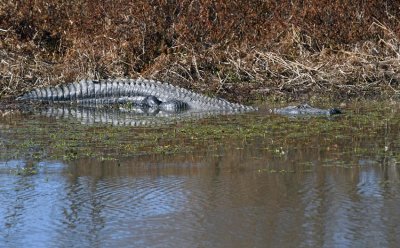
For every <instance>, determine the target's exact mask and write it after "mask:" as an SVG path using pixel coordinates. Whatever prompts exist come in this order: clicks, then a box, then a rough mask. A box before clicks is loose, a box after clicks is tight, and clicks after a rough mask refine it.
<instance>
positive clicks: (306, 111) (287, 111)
mask: <svg viewBox="0 0 400 248" xmlns="http://www.w3.org/2000/svg"><path fill="white" fill-rule="evenodd" d="M272 112H273V113H276V114H281V115H296V116H299V115H328V116H329V115H336V114H341V113H342V111H340V110H339V109H337V108H331V109H319V108H314V107H311V106H310V105H308V104H300V105H297V106H288V107H285V108H278V109H273V110H272Z"/></svg>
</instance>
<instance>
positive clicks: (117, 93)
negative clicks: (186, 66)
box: [17, 79, 341, 115]
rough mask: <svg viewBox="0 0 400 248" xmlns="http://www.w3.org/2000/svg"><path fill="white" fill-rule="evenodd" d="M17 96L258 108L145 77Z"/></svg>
mask: <svg viewBox="0 0 400 248" xmlns="http://www.w3.org/2000/svg"><path fill="white" fill-rule="evenodd" d="M17 100H29V101H41V102H48V103H53V102H56V103H68V104H70V103H73V104H76V105H80V106H98V105H112V104H114V105H115V104H126V105H132V106H135V107H138V108H139V109H142V110H144V111H145V112H146V111H147V110H146V109H151V111H154V110H157V111H162V112H170V113H178V112H182V111H189V110H190V111H202V112H205V111H217V112H218V111H229V112H249V111H257V110H258V108H257V107H251V106H245V105H242V104H238V103H231V102H228V101H226V100H224V99H220V98H211V97H208V96H205V95H202V94H198V93H194V92H192V91H189V90H186V89H183V88H180V87H177V86H173V85H171V84H167V83H161V82H158V81H154V80H144V79H137V80H134V79H118V80H100V81H93V80H81V81H80V82H75V83H70V84H66V85H61V86H55V87H52V86H50V87H45V88H40V89H35V90H33V91H31V92H29V93H26V94H24V95H23V96H20V97H18V98H17ZM272 112H274V113H277V114H284V115H334V114H340V113H341V111H340V110H338V109H318V108H313V107H311V106H309V105H308V104H302V105H298V106H289V107H285V108H281V109H274V110H272Z"/></svg>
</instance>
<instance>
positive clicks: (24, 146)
mask: <svg viewBox="0 0 400 248" xmlns="http://www.w3.org/2000/svg"><path fill="white" fill-rule="evenodd" d="M398 116H399V115H398V112H397V111H395V109H394V107H393V104H388V103H382V102H373V103H361V104H360V103H359V102H357V103H354V104H353V105H350V106H349V107H348V109H346V110H345V114H344V115H341V116H337V117H335V118H327V117H312V118H291V117H285V116H276V115H270V114H267V113H263V112H260V113H250V114H238V115H232V116H214V117H209V118H205V119H200V120H192V121H187V122H185V121H183V122H180V123H176V124H166V125H164V126H159V127H130V126H128V127H126V126H111V125H106V124H96V125H92V126H89V125H83V124H80V123H77V122H76V121H74V120H69V119H67V120H55V119H51V118H43V117H37V116H34V117H32V116H20V117H18V118H20V120H19V121H22V123H20V124H19V125H16V126H15V127H12V128H11V130H12V131H11V133H10V134H9V135H10V138H9V139H8V140H6V142H4V141H3V144H4V146H5V147H6V149H7V152H2V153H1V154H0V157H1V158H2V159H6V160H7V159H11V158H13V157H25V158H28V159H30V160H33V161H41V160H44V159H55V160H65V161H71V160H76V159H79V158H85V157H86V158H94V159H98V160H103V161H104V160H119V159H121V158H124V157H132V156H143V155H152V154H160V155H165V156H170V155H174V154H191V153H196V152H197V153H198V152H211V153H218V152H220V151H221V149H222V150H223V149H224V148H229V149H231V150H236V151H240V150H244V149H250V148H251V149H254V150H257V151H259V152H260V153H262V154H264V155H263V156H271V157H275V158H278V159H287V157H288V156H290V154H292V153H299V152H301V151H303V152H304V151H305V150H310V151H311V152H314V153H315V152H317V153H321V154H324V155H329V156H330V157H332V156H335V154H339V155H340V156H353V157H354V160H356V159H357V158H360V157H363V156H367V155H370V154H372V153H373V154H375V156H378V157H384V156H387V155H388V154H391V155H392V156H396V154H398V149H399V147H400V141H399V139H397V138H396V137H398V135H399V126H400V125H399V124H400V118H399V117H398ZM9 120H11V121H12V122H13V123H17V121H16V120H14V119H12V118H11V119H9ZM396 159H398V156H397V157H396ZM355 163H356V162H355ZM324 164H325V166H341V167H345V166H346V165H342V164H340V163H336V162H335V164H332V165H330V163H328V162H327V163H324Z"/></svg>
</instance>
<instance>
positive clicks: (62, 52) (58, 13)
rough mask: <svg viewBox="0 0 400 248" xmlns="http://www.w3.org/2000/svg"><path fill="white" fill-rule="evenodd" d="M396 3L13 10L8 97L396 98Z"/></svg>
mask: <svg viewBox="0 0 400 248" xmlns="http://www.w3.org/2000/svg"><path fill="white" fill-rule="evenodd" d="M399 16H400V3H398V2H397V1H379V0H375V1H374V0H372V1H362V0H359V1H351V2H350V1H348V3H347V2H344V1H340V0H335V1H328V0H326V1H320V0H308V1H300V0H299V1H296V0H293V1H258V0H248V1H223V0H203V1H200V0H197V1H196V0H154V1H144V0H139V1H134V2H130V1H126V0H119V1H111V0H103V1H94V0H88V1H83V0H74V1H67V0H56V1H51V3H49V1H44V0H37V1H8V2H4V1H3V3H1V4H0V98H4V97H7V96H15V95H18V94H20V93H21V92H24V91H27V90H30V89H32V88H33V87H38V86H43V85H54V84H60V83H65V82H70V81H74V80H79V79H81V78H94V79H96V78H118V77H129V78H137V77H144V78H152V79H158V80H161V81H169V82H172V83H174V84H177V85H180V86H183V87H186V88H190V89H194V90H196V91H200V92H204V93H210V94H217V95H220V96H223V97H226V98H228V99H231V100H236V101H241V102H244V101H248V100H254V99H256V98H260V97H269V96H275V97H291V98H293V97H294V98H304V97H306V98H307V97H309V96H310V95H321V96H331V97H351V96H389V97H391V96H397V95H398V93H399V90H400V86H399V80H400V74H399V71H400V70H399V69H400V64H399V62H400V57H399V53H400V40H399V38H400V36H399V33H400V32H399V31H400V21H399Z"/></svg>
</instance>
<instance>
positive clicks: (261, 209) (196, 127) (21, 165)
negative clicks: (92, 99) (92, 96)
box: [0, 102, 400, 247]
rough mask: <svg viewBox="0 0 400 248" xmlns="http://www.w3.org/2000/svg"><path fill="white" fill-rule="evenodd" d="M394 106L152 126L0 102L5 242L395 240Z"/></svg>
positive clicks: (325, 243)
mask: <svg viewBox="0 0 400 248" xmlns="http://www.w3.org/2000/svg"><path fill="white" fill-rule="evenodd" d="M399 109H400V108H399V105H398V104H396V103H390V102H353V103H349V104H348V105H347V107H345V111H346V114H345V115H342V116H338V117H336V118H332V119H328V118H325V117H324V118H315V117H313V118H287V117H282V116H274V115H268V114H266V113H253V114H244V115H225V116H208V117H207V116H206V117H201V118H195V119H192V120H189V121H180V120H179V121H177V120H174V121H172V122H168V123H166V124H165V125H162V124H159V123H156V124H157V125H152V126H151V127H149V126H139V127H137V126H136V127H135V126H131V125H123V126H112V125H111V124H112V123H113V122H110V121H105V122H104V123H102V122H101V121H99V122H90V123H86V122H85V123H84V124H82V119H77V118H76V116H74V115H71V114H70V115H68V116H67V117H65V116H64V117H62V116H51V115H49V114H47V115H48V116H50V117H46V116H42V115H38V114H18V113H14V114H9V115H6V116H3V117H2V118H1V119H0V146H1V151H0V247H110V246H115V247H117V246H118V247H119V246H121V247H125V246H128V247H397V246H398V243H399V242H400V227H399V226H398V223H400V215H399V206H400V169H399V159H400V155H399V154H400V153H399V151H400V139H399V135H400V125H399V121H400V117H399V116H400V115H399V114H400V113H399ZM124 118H125V119H126V117H124ZM107 120H109V119H107ZM125 123H126V122H125ZM146 123H147V122H146ZM114 124H116V122H114Z"/></svg>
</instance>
